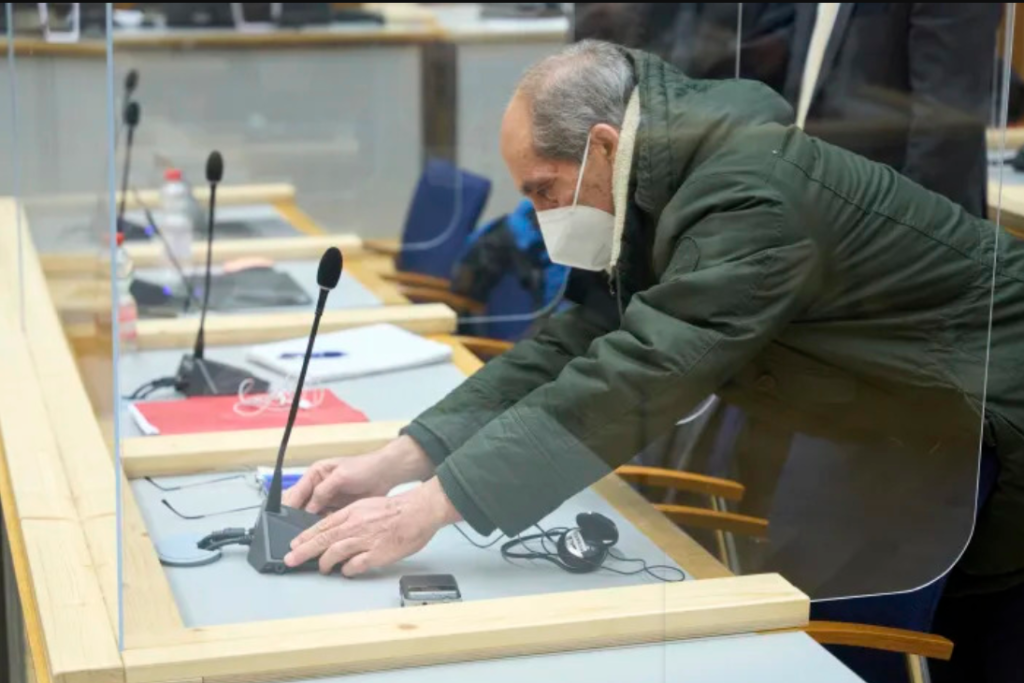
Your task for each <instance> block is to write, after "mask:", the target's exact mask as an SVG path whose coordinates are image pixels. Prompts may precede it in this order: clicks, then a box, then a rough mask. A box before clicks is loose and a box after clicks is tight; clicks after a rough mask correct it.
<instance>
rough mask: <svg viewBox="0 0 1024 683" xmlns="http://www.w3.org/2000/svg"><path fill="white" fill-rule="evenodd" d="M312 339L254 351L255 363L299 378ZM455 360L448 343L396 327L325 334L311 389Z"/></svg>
mask: <svg viewBox="0 0 1024 683" xmlns="http://www.w3.org/2000/svg"><path fill="white" fill-rule="evenodd" d="M307 343H308V338H307V337H302V338H301V339H291V340H288V341H282V342H274V343H270V344H260V345H259V346H253V347H252V348H250V349H249V353H248V356H247V357H248V359H249V360H250V361H252V362H253V363H257V364H259V365H262V366H263V367H265V368H268V369H270V370H273V371H274V372H277V373H280V374H281V375H284V376H286V377H298V376H299V371H300V370H301V369H302V357H303V354H304V353H305V352H306V344H307ZM451 357H452V349H451V347H450V346H448V345H447V344H442V343H440V342H436V341H432V340H430V339H424V338H423V337H421V336H419V335H418V334H414V333H412V332H409V331H407V330H404V329H402V328H401V327H398V326H396V325H389V324H380V325H367V326H366V327H357V328H355V329H351V330H343V331H341V332H331V333H328V334H320V335H318V336H317V338H316V343H315V345H314V346H313V356H312V359H311V360H310V362H309V370H307V372H306V381H307V382H309V383H311V384H319V383H323V382H335V381H338V380H343V379H351V378H353V377H364V376H366V375H375V374H380V373H385V372H395V371H397V370H408V369H410V368H418V367H422V366H425V365H433V364H435V363H444V362H446V361H448V360H450V359H451Z"/></svg>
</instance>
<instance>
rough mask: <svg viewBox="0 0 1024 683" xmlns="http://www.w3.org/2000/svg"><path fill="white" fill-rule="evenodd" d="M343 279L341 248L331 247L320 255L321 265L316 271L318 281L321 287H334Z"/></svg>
mask: <svg viewBox="0 0 1024 683" xmlns="http://www.w3.org/2000/svg"><path fill="white" fill-rule="evenodd" d="M340 279H341V250H340V249H338V248H337V247H331V248H330V249H328V250H327V251H325V252H324V255H323V256H321V257H320V267H319V268H318V269H317V271H316V283H317V284H318V285H320V288H321V289H334V288H335V287H337V286H338V280H340Z"/></svg>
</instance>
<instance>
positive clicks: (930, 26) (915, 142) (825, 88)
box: [574, 2, 1003, 216]
mask: <svg viewBox="0 0 1024 683" xmlns="http://www.w3.org/2000/svg"><path fill="white" fill-rule="evenodd" d="M741 5H742V11H741V9H740V7H741ZM1002 8H1003V5H1002V4H1000V3H975V4H969V3H749V2H747V3H674V4H672V3H663V4H653V3H638V4H634V5H629V4H625V3H577V5H576V16H575V24H574V31H575V32H574V38H575V39H576V40H582V39H585V38H598V39H602V40H609V41H612V42H615V43H618V44H620V45H624V46H626V47H635V48H640V49H643V50H648V51H650V52H654V53H655V54H657V55H659V56H660V57H662V58H663V59H665V60H666V61H669V62H670V63H672V64H673V65H674V66H676V67H677V68H679V69H681V70H683V71H684V72H685V73H687V74H688V75H690V76H692V77H694V78H733V77H736V76H737V75H739V77H741V78H750V79H755V80H759V81H761V82H763V83H765V84H766V85H769V86H771V87H772V88H774V89H775V90H777V91H778V92H780V93H782V94H783V95H785V97H786V98H787V100H789V102H790V104H791V105H792V106H793V109H794V115H795V120H796V123H797V124H798V125H800V126H801V127H803V128H804V129H805V130H806V131H807V132H808V133H810V134H811V135H814V136H816V137H819V138H821V139H822V140H825V141H826V142H829V143H832V144H834V145H837V146H839V147H843V148H845V149H849V150H851V151H853V152H856V153H858V154H861V155H862V156H865V157H867V158H869V159H871V160H873V161H879V162H882V163H885V164H888V165H890V166H892V167H893V168H894V169H895V170H896V171H899V172H900V173H902V174H903V175H905V176H907V177H909V178H910V179H912V180H914V181H916V182H918V183H920V184H921V185H923V186H925V187H926V188H928V189H930V190H933V191H935V192H939V193H940V194H943V195H945V196H946V197H948V198H949V199H951V200H953V201H954V202H956V203H958V204H960V205H961V206H963V207H964V208H965V209H966V210H967V211H969V212H970V213H972V214H974V215H976V216H984V215H985V212H986V192H985V188H986V152H985V126H986V124H987V123H988V122H989V118H990V116H991V108H992V94H993V92H994V90H993V89H994V87H995V85H996V84H995V81H994V74H993V71H994V68H993V66H994V61H993V51H994V46H995V45H996V31H997V29H998V27H999V21H1000V19H1001V16H1002ZM741 22H742V31H741V35H740V36H739V37H738V36H737V34H738V31H737V28H738V27H739V26H740V23H741ZM737 45H739V51H738V55H737ZM737 59H738V61H737Z"/></svg>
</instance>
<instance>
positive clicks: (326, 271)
mask: <svg viewBox="0 0 1024 683" xmlns="http://www.w3.org/2000/svg"><path fill="white" fill-rule="evenodd" d="M341 270H342V257H341V252H340V251H339V250H338V249H337V247H331V248H330V249H328V250H327V251H326V252H324V255H323V257H321V259H320V268H319V269H318V270H317V274H316V281H317V284H318V285H319V286H320V296H319V299H318V300H317V304H316V312H315V313H314V314H313V327H312V329H311V330H310V333H309V341H308V343H307V344H306V354H305V355H304V356H303V358H302V369H301V370H300V371H299V380H298V383H297V384H296V385H295V392H294V394H293V395H292V405H291V409H290V410H289V412H288V422H287V423H286V424H285V427H284V435H283V436H282V437H281V446H280V447H279V448H278V450H277V462H276V463H275V465H274V477H273V479H272V480H271V482H270V491H269V492H268V493H267V502H266V505H264V506H263V509H262V510H260V516H259V519H258V520H257V521H256V528H255V530H254V531H253V534H252V543H251V545H250V546H249V555H248V560H249V564H250V565H251V566H252V567H253V569H255V570H256V571H258V572H261V573H275V574H284V573H285V572H287V571H298V570H310V569H315V568H316V567H317V561H316V560H315V559H313V560H310V561H309V562H306V563H305V564H303V565H302V566H300V567H295V568H291V567H288V566H287V565H285V563H284V556H285V555H287V554H288V552H289V550H290V549H291V542H292V539H294V538H295V537H296V536H298V535H299V534H301V533H302V532H303V531H305V530H306V529H308V528H309V527H311V526H312V525H314V524H316V523H317V522H318V521H320V518H319V517H318V516H317V515H314V514H312V513H309V512H306V511H305V510H299V509H296V508H291V507H288V506H286V505H282V504H281V489H282V484H281V479H282V474H281V473H282V470H283V468H284V457H285V453H286V452H287V451H288V439H289V438H290V437H291V434H292V427H293V426H294V425H295V418H296V416H297V415H298V410H299V402H300V401H301V398H302V388H303V385H304V384H305V382H306V370H307V369H308V368H309V359H310V358H311V357H312V356H313V346H314V344H315V343H316V333H317V330H318V329H319V328H320V318H321V317H322V316H323V313H324V307H325V306H326V305H327V295H328V294H329V293H330V292H331V290H332V289H334V288H335V287H336V286H337V285H338V280H339V279H340V278H341Z"/></svg>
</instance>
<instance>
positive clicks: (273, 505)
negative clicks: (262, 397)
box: [265, 289, 328, 512]
mask: <svg viewBox="0 0 1024 683" xmlns="http://www.w3.org/2000/svg"><path fill="white" fill-rule="evenodd" d="M327 292H328V290H326V289H321V290H320V298H319V300H318V301H317V304H316V314H315V315H314V316H313V329H312V331H310V333H309V341H308V342H307V343H306V355H305V356H303V357H302V370H300V371H299V381H298V383H297V384H296V385H295V394H294V395H292V406H291V408H290V409H289V411H288V422H287V423H285V426H284V436H283V437H281V447H280V448H279V449H278V451H277V463H276V464H275V465H274V478H273V480H272V481H271V482H270V491H269V492H268V493H267V505H266V508H265V510H266V511H267V512H281V488H282V483H281V479H282V474H281V470H282V469H283V468H284V454H285V452H286V451H287V450H288V439H289V438H291V435H292V426H293V425H294V424H295V418H296V416H297V415H298V413H299V403H300V402H301V400H302V387H303V385H305V383H306V370H307V369H309V359H310V357H312V355H313V344H315V343H316V332H317V329H319V327H320V318H321V316H323V314H324V306H325V305H326V303H327Z"/></svg>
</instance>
